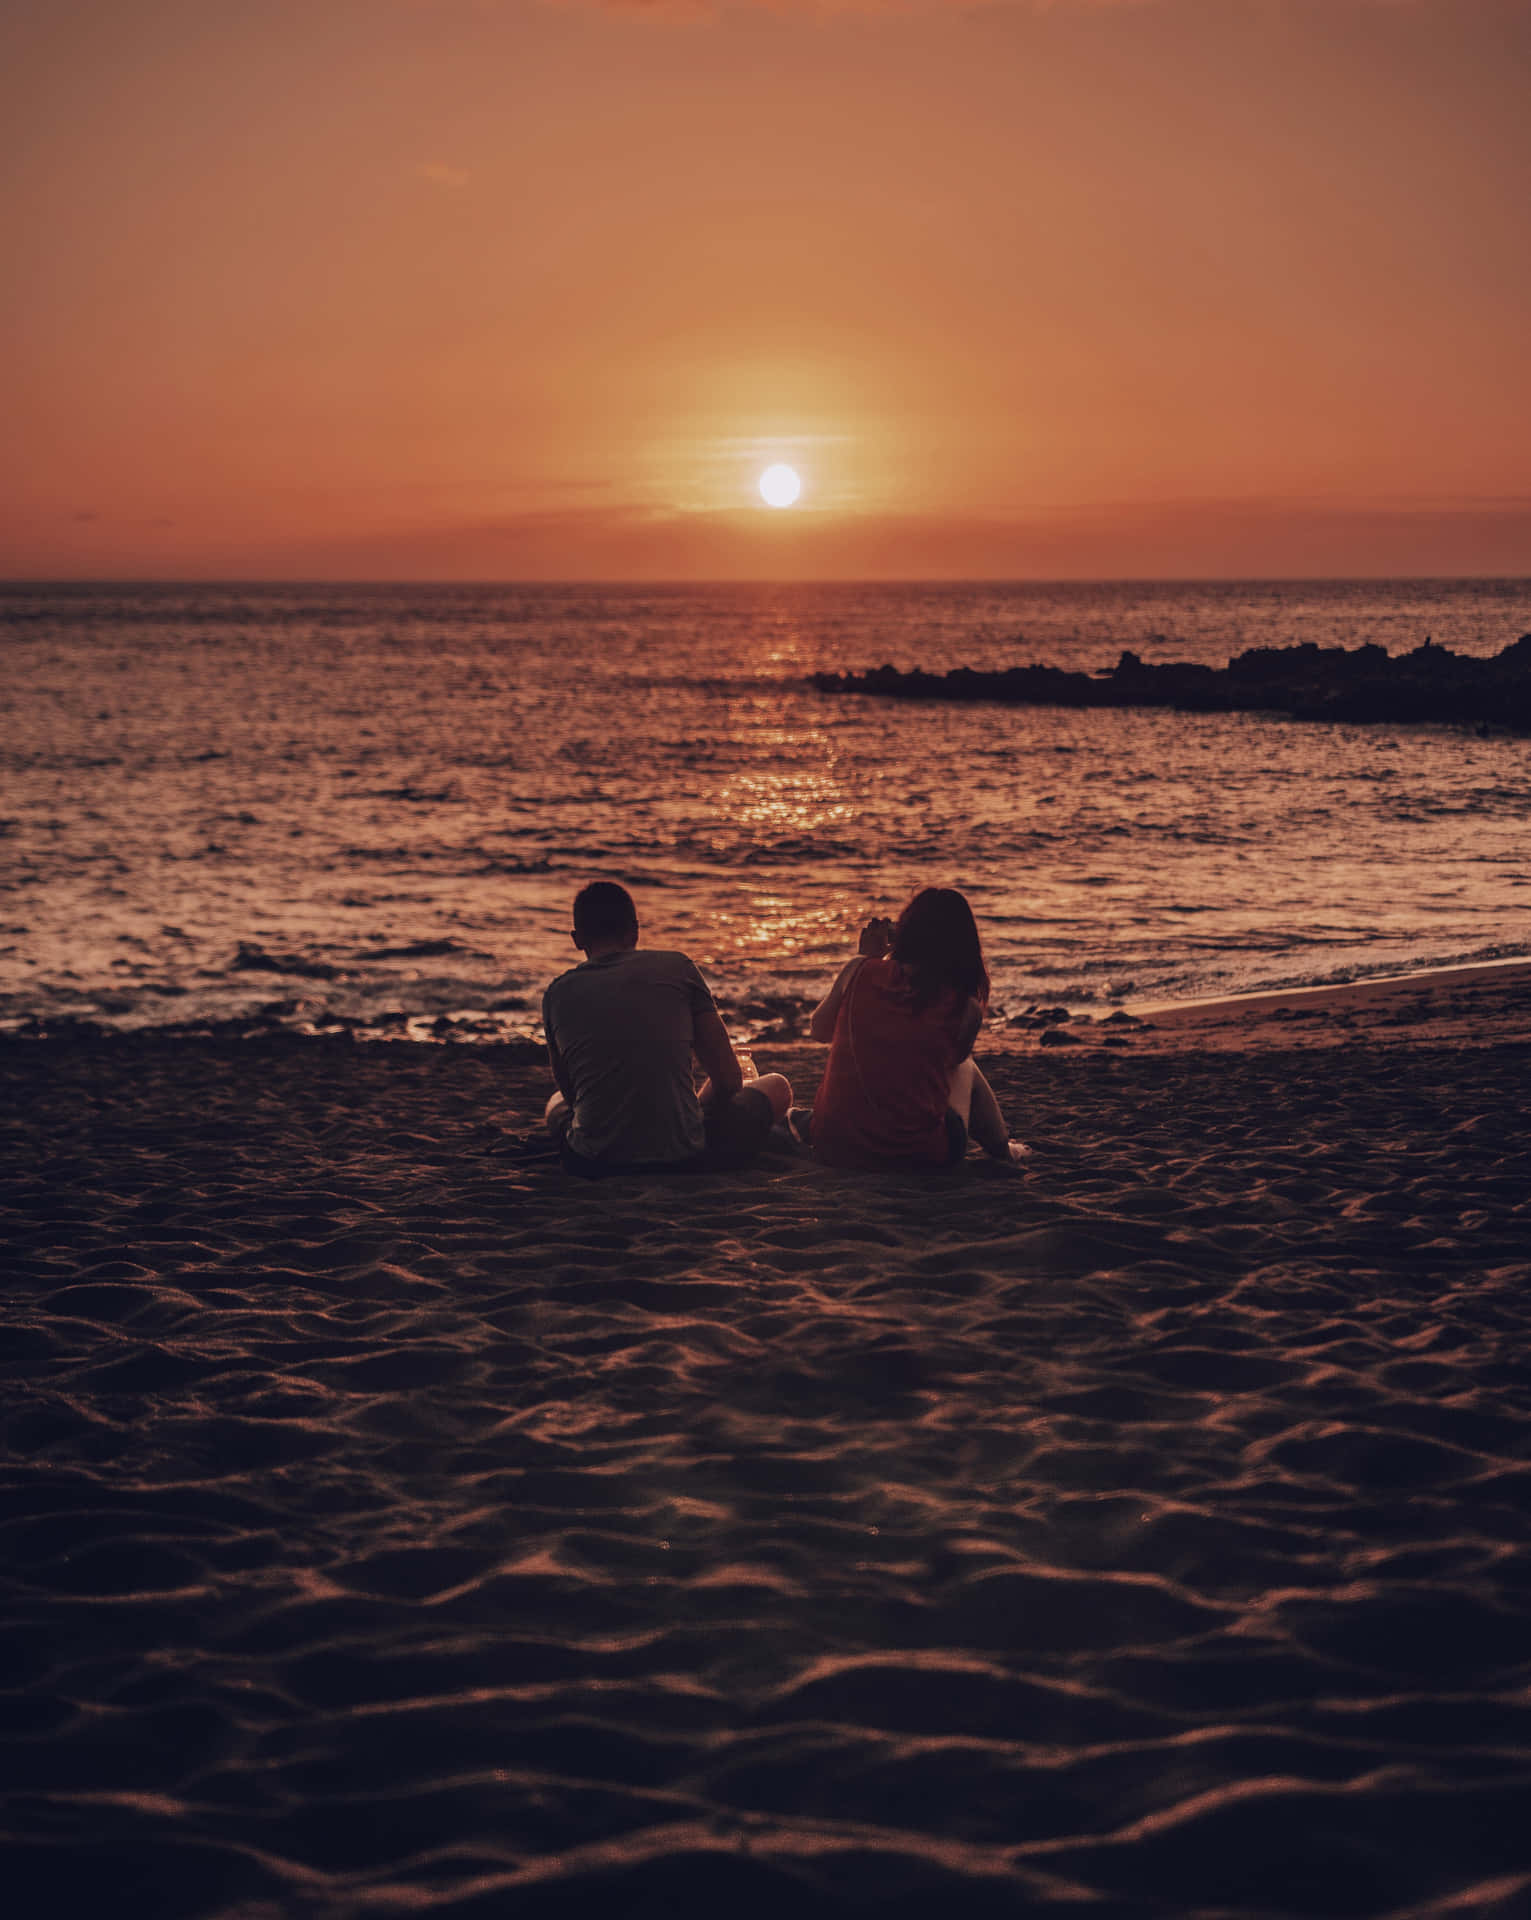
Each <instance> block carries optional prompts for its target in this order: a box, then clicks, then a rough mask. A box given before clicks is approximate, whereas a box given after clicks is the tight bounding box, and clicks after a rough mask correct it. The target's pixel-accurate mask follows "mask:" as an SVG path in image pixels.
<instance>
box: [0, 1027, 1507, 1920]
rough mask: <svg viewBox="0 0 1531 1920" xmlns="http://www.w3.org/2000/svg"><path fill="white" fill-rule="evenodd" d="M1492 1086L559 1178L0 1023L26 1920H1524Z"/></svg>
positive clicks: (482, 1123) (1368, 1077) (1275, 1103)
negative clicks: (861, 1158) (112, 1918)
mask: <svg viewBox="0 0 1531 1920" xmlns="http://www.w3.org/2000/svg"><path fill="white" fill-rule="evenodd" d="M816 1059H817V1056H816V1055H813V1056H810V1055H808V1054H806V1053H804V1054H802V1055H801V1056H799V1055H798V1054H796V1053H794V1052H792V1051H790V1050H788V1051H785V1052H781V1053H777V1054H769V1053H768V1054H765V1055H764V1057H763V1058H762V1065H765V1066H779V1067H784V1068H785V1069H786V1070H788V1071H789V1072H791V1073H794V1074H795V1075H797V1076H798V1078H799V1079H801V1080H803V1081H804V1082H805V1083H806V1082H807V1080H808V1079H809V1077H810V1075H811V1071H812V1062H813V1061H814V1060H816ZM1526 1063H1527V1052H1526V1046H1525V1044H1524V1043H1523V1042H1521V1043H1519V1044H1511V1045H1504V1044H1500V1045H1494V1044H1485V1045H1482V1046H1480V1047H1478V1048H1476V1049H1469V1050H1466V1051H1462V1050H1447V1049H1432V1048H1429V1047H1424V1048H1420V1047H1414V1046H1410V1045H1408V1044H1406V1043H1403V1042H1400V1043H1399V1044H1396V1045H1392V1046H1387V1047H1383V1046H1377V1047H1367V1046H1363V1045H1349V1046H1345V1047H1342V1048H1329V1049H1325V1050H1315V1051H1313V1052H1311V1053H1302V1052H1295V1051H1291V1050H1287V1051H1282V1052H1276V1053H1271V1054H1266V1055H1260V1056H1256V1055H1250V1056H1248V1057H1228V1056H1213V1055H1208V1054H1197V1055H1189V1056H1184V1057H1179V1056H1175V1055H1168V1056H1155V1057H1142V1058H1139V1057H1133V1056H1131V1055H1127V1056H1123V1055H1118V1054H1112V1053H1110V1052H1108V1051H1106V1049H1105V1048H1104V1046H1103V1045H1099V1046H1094V1047H1092V1048H1091V1049H1089V1050H1088V1051H1086V1050H1084V1049H1080V1050H1079V1051H1077V1052H1076V1053H1074V1054H1072V1055H1068V1056H1066V1057H1059V1056H1058V1055H1056V1054H1054V1055H1049V1054H1044V1053H1042V1052H1040V1051H1038V1052H1034V1053H1031V1054H1028V1055H1025V1056H1015V1057H1011V1058H1006V1057H1004V1056H997V1055H996V1056H991V1057H990V1061H989V1064H990V1068H991V1073H992V1076H993V1078H994V1080H995V1084H996V1086H997V1088H998V1090H999V1092H1000V1094H1001V1097H1002V1099H1003V1100H1004V1101H1005V1103H1006V1105H1007V1107H1008V1108H1009V1110H1010V1112H1011V1113H1012V1114H1013V1115H1014V1116H1015V1118H1016V1121H1017V1124H1018V1126H1020V1127H1023V1128H1024V1129H1025V1130H1026V1131H1027V1132H1029V1133H1031V1134H1032V1135H1033V1137H1035V1138H1037V1139H1038V1140H1039V1141H1043V1142H1045V1143H1046V1145H1047V1146H1048V1148H1049V1149H1050V1151H1049V1152H1048V1153H1047V1154H1046V1155H1045V1156H1044V1157H1043V1159H1042V1160H1041V1161H1040V1162H1039V1163H1038V1165H1037V1166H1035V1167H1034V1168H1033V1170H1032V1173H1031V1175H1030V1176H1029V1177H1027V1178H1025V1179H1017V1178H1014V1177H1013V1176H1011V1175H1009V1174H1008V1173H1007V1172H1005V1171H1004V1170H1002V1169H1000V1168H998V1167H994V1166H990V1165H988V1164H986V1163H984V1162H982V1161H980V1160H977V1159H975V1160H973V1161H972V1162H970V1164H969V1165H968V1167H967V1168H966V1169H964V1170H963V1171H962V1172H961V1173H960V1174H958V1175H957V1176H955V1177H951V1178H943V1177H930V1178H927V1179H920V1180H898V1179H893V1178H878V1177H866V1176H843V1175H836V1174H832V1173H829V1172H826V1171H824V1170H822V1169H819V1168H816V1167H814V1166H813V1165H812V1164H811V1163H809V1162H807V1161H806V1160H803V1159H799V1158H796V1157H794V1156H792V1155H791V1154H789V1153H787V1152H785V1151H783V1152H779V1153H775V1154H772V1155H771V1156H768V1157H767V1158H766V1159H765V1160H763V1161H762V1162H761V1164H760V1165H759V1166H758V1167H756V1168H754V1169H752V1170H750V1171H749V1172H747V1173H744V1174H738V1175H729V1176H707V1177H702V1178H698V1179H695V1180H691V1181H685V1182H677V1181H674V1180H672V1181H668V1182H666V1181H663V1180H653V1179H648V1180H641V1179H635V1180H624V1181H613V1182H610V1183H607V1184H605V1185H602V1186H598V1187H595V1188H590V1187H588V1186H586V1185H583V1184H579V1185H577V1186H576V1185H575V1184H573V1183H570V1182H569V1181H567V1180H566V1179H565V1178H564V1177H563V1176H562V1175H561V1174H560V1173H559V1172H558V1170H557V1168H556V1166H555V1165H554V1163H553V1162H552V1161H550V1160H549V1159H548V1158H547V1157H546V1156H545V1155H544V1154H543V1152H542V1151H541V1148H540V1142H539V1140H538V1137H537V1133H536V1125H535V1122H536V1115H537V1112H538V1108H539V1104H540V1100H541V1097H542V1094H543V1092H544V1090H545V1078H544V1075H543V1073H542V1072H541V1070H540V1069H538V1068H537V1067H535V1066H530V1065H528V1066H518V1065H517V1064H516V1062H515V1057H514V1055H512V1054H508V1053H507V1052H506V1051H505V1050H502V1049H494V1048H484V1049H453V1050H449V1051H443V1050H441V1049H427V1048H417V1047H403V1046H377V1047H361V1048H357V1047H349V1048H348V1047H342V1046H340V1045H338V1044H336V1043H332V1042H328V1043H327V1042H315V1041H302V1040H300V1039H296V1038H281V1037H278V1038H275V1039H267V1040H263V1041H257V1042H253V1043H240V1044H236V1043H214V1042H204V1043H188V1042H173V1041H161V1042H158V1043H156V1042H154V1041H152V1040H149V1039H133V1038H127V1039H121V1040H116V1041H111V1040H108V1041H99V1042H93V1043H89V1044H83V1045H77V1046H70V1045H59V1044H55V1043H43V1044H37V1043H16V1042H10V1043H4V1044H0V1085H3V1089H4V1093H5V1099H4V1102H3V1106H4V1110H5V1112H6V1113H7V1114H8V1115H9V1116H11V1117H12V1118H11V1120H10V1121H9V1122H8V1132H7V1136H6V1141H5V1144H6V1148H7V1153H6V1156H5V1168H6V1171H5V1174H4V1177H3V1180H0V1226H3V1232H4V1238H5V1242H6V1246H7V1249H8V1253H7V1259H8V1286H9V1295H8V1299H9V1305H8V1336H7V1341H6V1344H5V1350H4V1355H3V1358H0V1371H3V1373H4V1377H5V1409H6V1411H5V1416H4V1449H3V1454H0V1537H3V1551H0V1593H3V1598H4V1612H3V1621H0V1765H3V1768H4V1795H3V1799H0V1842H3V1843H4V1848H5V1852H6V1858H7V1876H8V1891H9V1897H10V1898H11V1899H12V1900H13V1901H15V1902H17V1903H18V1904H17V1906H16V1908H15V1910H16V1911H18V1912H20V1913H22V1914H25V1915H27V1916H30V1915H31V1914H33V1913H41V1912H44V1911H48V1912H58V1911H88V1910H102V1911H106V1910H110V1911H112V1912H114V1913H118V1914H122V1915H124V1916H127V1917H128V1920H138V1917H139V1916H143V1917H144V1920H147V1917H148V1916H150V1915H152V1916H154V1920H172V1917H174V1916H187V1917H188V1920H190V1917H191V1916H197V1917H198V1920H201V1917H202V1916H214V1915H221V1916H227V1920H267V1917H268V1916H271V1915H281V1916H284V1920H285V1917H286V1916H295V1915H296V1916H311V1917H312V1920H351V1917H352V1916H355V1917H356V1920H362V1917H363V1916H369V1915H382V1914H385V1913H396V1912H399V1911H402V1910H431V1911H440V1912H442V1913H449V1914H453V1915H459V1914H461V1915H467V1914H475V1915H477V1914H484V1915H488V1914H495V1915H507V1916H517V1917H518V1920H519V1917H520V1916H536V1920H541V1917H542V1916H545V1915H555V1914H556V1915H570V1916H572V1915H574V1914H583V1913H590V1912H609V1913H613V1914H623V1915H639V1914H642V1915H650V1914H652V1915H667V1914H672V1913H692V1912H698V1911H702V1910H708V1911H713V1910H717V1909H719V1908H722V1909H724V1910H726V1911H730V1912H733V1913H736V1914H738V1915H740V1916H742V1917H744V1920H756V1916H764V1915H766V1914H768V1913H769V1914H771V1915H778V1914H780V1913H781V1912H782V1911H783V1908H784V1907H787V1908H788V1909H789V1910H791V1911H794V1912H800V1913H803V1914H810V1915H815V1916H820V1915H822V1916H825V1920H827V1917H828V1916H830V1915H839V1914H843V1913H855V1912H858V1911H863V1912H869V1913H876V1914H895V1913H896V1914H903V1915H908V1916H910V1917H911V1920H912V1916H914V1915H916V1914H926V1913H930V1912H933V1911H949V1912H953V1913H961V1914H964V1915H967V1914H975V1915H990V1914H995V1915H997V1914H1021V1913H1025V1914H1037V1913H1043V1914H1049V1915H1055V1916H1061V1915H1062V1914H1064V1913H1076V1912H1081V1911H1087V1912H1091V1913H1095V1914H1102V1915H1110V1916H1113V1917H1116V1916H1134V1917H1135V1920H1140V1917H1141V1920H1149V1917H1151V1920H1170V1917H1171V1916H1175V1917H1176V1920H1179V1917H1180V1916H1188V1915H1189V1916H1203V1917H1204V1920H1229V1917H1230V1916H1237V1917H1238V1920H1279V1917H1280V1916H1297V1915H1301V1916H1341V1915H1353V1916H1364V1917H1366V1920H1380V1916H1384V1915H1386V1916H1396V1917H1397V1920H1403V1916H1412V1917H1414V1920H1420V1917H1422V1916H1440V1917H1441V1920H1445V1916H1446V1915H1448V1914H1463V1913H1468V1914H1474V1915H1483V1916H1487V1915H1491V1914H1492V1915H1497V1916H1500V1920H1503V1917H1504V1916H1508V1915H1510V1914H1517V1913H1521V1912H1524V1911H1525V1910H1526V1903H1527V1901H1528V1900H1531V1705H1528V1700H1531V1694H1528V1684H1531V1639H1528V1635H1527V1623H1528V1620H1531V1519H1528V1514H1531V1505H1528V1491H1531V1477H1528V1476H1531V1369H1528V1363H1527V1358H1526V1356H1527V1352H1528V1341H1531V1321H1528V1314H1531V1307H1528V1302H1531V1290H1528V1283H1531V1265H1528V1262H1527V1246H1528V1228H1531V1220H1528V1217H1527V1201H1526V1197H1525V1184H1524V1177H1523V1158H1522V1156H1523V1146H1524V1143H1523V1140H1522V1139H1521V1137H1520V1124H1519V1121H1518V1118H1517V1116H1518V1112H1519V1093H1520V1090H1521V1088H1522V1086H1523V1080H1524V1073H1525V1070H1526ZM1081 1901H1084V1902H1086V1903H1087V1904H1086V1905H1084V1906H1082V1907H1081V1906H1080V1905H1079V1902H1081Z"/></svg>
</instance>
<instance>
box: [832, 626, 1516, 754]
mask: <svg viewBox="0 0 1531 1920" xmlns="http://www.w3.org/2000/svg"><path fill="white" fill-rule="evenodd" d="M813 683H814V685H815V686H816V687H817V688H818V690H819V691H820V692H821V693H834V694H847V693H855V694H872V695H876V696H880V697H882V698H885V699H893V700H960V701H990V702H997V703H999V704H1001V705H1006V706H1060V707H1174V708H1177V709H1179V710H1181V711H1183V712H1192V713H1262V712H1264V713H1284V714H1287V715H1289V716H1290V717H1291V718H1293V719H1294V720H1326V721H1329V722H1331V723H1336V722H1343V723H1347V724H1357V723H1365V722H1372V721H1386V722H1392V723H1395V724H1403V725H1418V724H1421V723H1426V722H1446V723H1449V724H1454V725H1459V726H1474V727H1482V726H1487V725H1490V724H1492V725H1493V726H1495V727H1500V728H1504V729H1505V730H1507V731H1509V732H1513V733H1531V634H1523V635H1522V636H1521V638H1520V639H1518V640H1516V641H1514V642H1512V644H1511V645H1509V646H1507V647H1505V648H1504V649H1503V650H1502V651H1501V652H1500V653H1498V654H1496V655H1493V656H1491V657H1489V658H1487V659H1481V658H1478V657H1477V656H1475V655H1471V654H1456V653H1453V652H1452V651H1451V650H1450V648H1448V647H1440V646H1437V645H1436V644H1435V642H1434V641H1433V640H1431V639H1428V638H1427V639H1426V640H1425V641H1424V643H1423V644H1422V645H1420V646H1418V647H1416V648H1414V650H1413V651H1412V652H1410V653H1404V654H1397V655H1392V654H1389V653H1388V652H1387V650H1386V648H1384V647H1379V646H1376V645H1374V644H1367V645H1365V646H1360V647H1351V648H1347V647H1320V646H1318V645H1317V644H1316V643H1315V642H1313V641H1311V640H1305V641H1303V642H1302V643H1301V644H1299V645H1297V646H1292V647H1250V648H1247V649H1246V650H1245V651H1244V652H1243V653H1240V654H1237V655H1235V656H1234V658H1233V659H1232V660H1230V661H1229V663H1228V665H1227V666H1226V667H1223V668H1217V667H1208V666H1201V665H1198V664H1196V663H1194V662H1190V661H1166V662H1164V663H1162V664H1159V665H1149V664H1147V663H1145V662H1144V661H1143V660H1142V659H1141V658H1140V657H1139V655H1137V654H1136V653H1133V652H1131V651H1130V650H1127V651H1124V652H1123V654H1122V656H1121V658H1120V659H1119V660H1118V661H1117V663H1116V665H1115V667H1113V668H1111V669H1110V671H1109V672H1107V673H1104V674H1102V673H1094V674H1091V673H1072V672H1067V671H1065V670H1064V669H1063V668H1061V667H1052V666H1047V665H1045V664H1043V663H1031V664H1028V665H1026V666H1016V667H1007V668H1005V669H1004V670H1003V671H1001V672H991V673H979V672H975V671H974V669H973V668H971V667H955V668H953V669H952V671H951V672H949V673H944V674H942V673H926V672H924V671H923V670H921V669H919V668H915V669H913V670H912V671H910V672H908V673H903V672H900V671H899V670H898V669H897V668H895V667H887V666H884V667H878V668H876V669H874V670H873V671H872V672H870V673H864V674H855V673H819V674H815V675H814V676H813Z"/></svg>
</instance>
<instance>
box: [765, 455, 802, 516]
mask: <svg viewBox="0 0 1531 1920" xmlns="http://www.w3.org/2000/svg"><path fill="white" fill-rule="evenodd" d="M802 490H803V483H802V481H801V480H799V479H798V477H797V475H796V473H794V472H793V470H792V468H791V467H788V466H782V465H781V464H779V463H778V464H777V465H776V466H774V467H767V468H766V470H765V472H764V473H763V474H761V476H760V497H761V499H762V500H764V502H765V503H766V505H767V506H768V507H790V506H791V505H792V504H793V502H794V501H795V500H796V499H797V496H798V495H799V494H800V493H801V492H802Z"/></svg>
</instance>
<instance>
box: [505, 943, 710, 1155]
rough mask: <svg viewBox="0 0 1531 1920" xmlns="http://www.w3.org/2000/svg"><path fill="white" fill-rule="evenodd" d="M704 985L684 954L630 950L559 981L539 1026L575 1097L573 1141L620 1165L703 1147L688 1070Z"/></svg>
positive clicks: (705, 1001) (705, 1002) (705, 998)
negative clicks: (560, 1060)
mask: <svg viewBox="0 0 1531 1920" xmlns="http://www.w3.org/2000/svg"><path fill="white" fill-rule="evenodd" d="M712 1004H713V1000H712V995H711V993H710V992H709V991H708V988H707V982H706V981H705V980H704V979H703V978H702V976H701V975H700V974H699V973H698V972H697V970H696V967H695V966H694V965H693V963H692V962H691V961H690V960H688V959H687V957H686V956H685V954H683V953H666V952H664V951H663V950H662V949H660V948H651V947H630V948H628V949H627V951H626V952H623V953H612V954H606V955H603V956H602V958H601V959H599V960H586V961H585V962H584V963H583V964H582V965H580V966H577V967H571V968H570V970H569V971H568V972H567V973H561V974H560V975H559V976H558V978H557V979H556V980H555V981H554V982H553V984H552V985H551V986H550V987H549V988H548V990H547V992H546V993H545V994H544V995H543V996H542V1025H543V1030H544V1031H545V1033H546V1034H547V1036H548V1039H549V1041H550V1042H551V1043H552V1045H553V1046H554V1047H556V1048H557V1050H558V1053H559V1055H560V1057H561V1058H562V1060H563V1064H564V1072H565V1075H566V1077H567V1079H568V1082H569V1086H570V1088H571V1090H572V1092H573V1095H574V1098H573V1101H572V1102H571V1104H572V1106H573V1109H574V1114H573V1119H572V1121H571V1123H570V1126H569V1132H568V1142H569V1145H570V1146H571V1147H572V1148H573V1149H574V1151H575V1152H576V1153H580V1154H583V1155H584V1156H585V1157H586V1158H587V1159H590V1160H606V1161H610V1162H611V1163H613V1164H614V1165H623V1164H638V1165H642V1164H644V1163H647V1162H662V1161H669V1160H688V1159H690V1157H691V1156H692V1154H694V1153H700V1152H701V1150H702V1147H703V1145H704V1144H705V1134H704V1132H703V1126H702V1109H701V1107H700V1106H699V1105H698V1103H697V1098H696V1087H695V1082H694V1078H693V1075H692V1069H691V1036H692V1034H693V1032H694V1031H695V1022H696V1018H697V1015H698V1014H701V1013H703V1012H706V1011H707V1010H708V1009H710V1008H711V1007H712Z"/></svg>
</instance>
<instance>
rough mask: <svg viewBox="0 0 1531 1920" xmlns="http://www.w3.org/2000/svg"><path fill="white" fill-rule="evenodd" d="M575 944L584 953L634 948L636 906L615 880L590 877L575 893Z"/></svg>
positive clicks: (630, 896)
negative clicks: (587, 882)
mask: <svg viewBox="0 0 1531 1920" xmlns="http://www.w3.org/2000/svg"><path fill="white" fill-rule="evenodd" d="M574 944H575V946H577V947H582V948H583V949H584V950H585V952H586V953H593V952H594V951H595V950H596V949H597V948H600V949H602V950H603V951H604V950H608V949H616V948H621V947H636V946H637V944H638V909H637V908H636V907H635V906H634V905H633V896H632V895H631V894H630V893H629V892H628V891H627V888H626V887H619V886H618V885H617V883H616V881H615V880H592V881H591V882H590V884H589V886H588V887H581V888H580V890H579V892H578V893H577V894H575V896H574Z"/></svg>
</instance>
